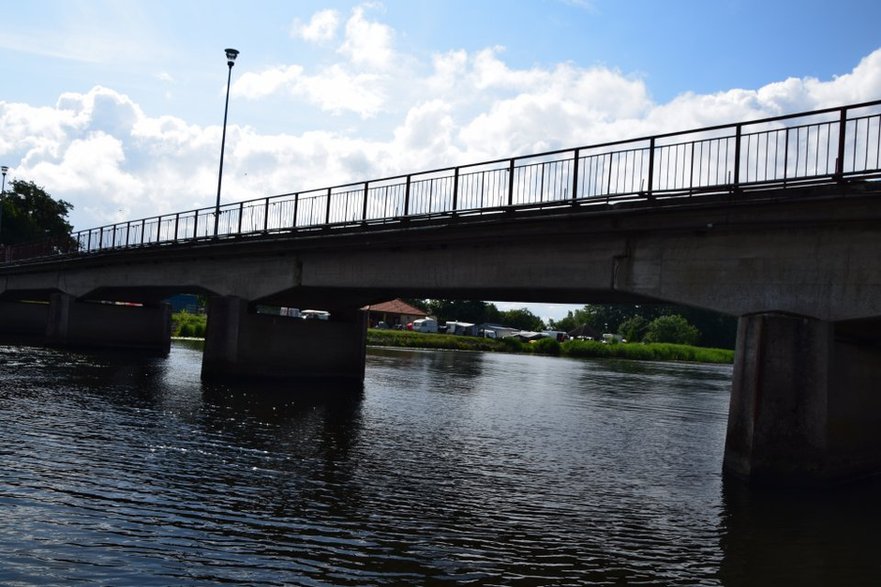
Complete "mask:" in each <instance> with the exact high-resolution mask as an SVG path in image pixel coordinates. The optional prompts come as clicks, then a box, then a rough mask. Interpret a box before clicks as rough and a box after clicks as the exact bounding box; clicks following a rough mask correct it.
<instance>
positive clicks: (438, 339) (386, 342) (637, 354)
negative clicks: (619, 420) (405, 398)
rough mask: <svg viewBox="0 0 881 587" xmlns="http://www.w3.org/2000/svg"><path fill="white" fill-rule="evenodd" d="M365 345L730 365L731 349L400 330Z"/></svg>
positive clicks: (370, 337) (371, 333)
mask: <svg viewBox="0 0 881 587" xmlns="http://www.w3.org/2000/svg"><path fill="white" fill-rule="evenodd" d="M367 344H368V345H374V346H390V347H408V348H424V349H449V350H458V351H494V352H505V353H531V354H539V355H551V356H561V357H577V358H615V359H630V360H637V361H692V362H697V363H732V362H734V351H732V350H727V349H712V348H703V347H694V346H688V345H682V344H666V343H651V344H645V343H633V344H624V343H622V344H603V343H601V342H597V341H592V340H571V341H568V342H564V343H562V344H561V343H558V342H557V341H555V340H551V339H549V338H546V339H542V340H539V341H538V342H535V343H532V344H530V343H522V342H520V341H518V340H515V339H511V338H504V339H501V340H493V339H490V338H477V337H472V336H453V335H449V334H423V333H420V332H408V331H401V330H373V329H371V330H368V331H367Z"/></svg>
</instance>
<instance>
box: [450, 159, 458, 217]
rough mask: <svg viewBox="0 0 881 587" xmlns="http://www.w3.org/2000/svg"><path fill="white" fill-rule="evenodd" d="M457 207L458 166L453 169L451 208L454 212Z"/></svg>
mask: <svg viewBox="0 0 881 587" xmlns="http://www.w3.org/2000/svg"><path fill="white" fill-rule="evenodd" d="M458 209H459V168H458V167H456V169H454V170H453V209H452V210H451V212H453V213H455V212H456V210H458Z"/></svg>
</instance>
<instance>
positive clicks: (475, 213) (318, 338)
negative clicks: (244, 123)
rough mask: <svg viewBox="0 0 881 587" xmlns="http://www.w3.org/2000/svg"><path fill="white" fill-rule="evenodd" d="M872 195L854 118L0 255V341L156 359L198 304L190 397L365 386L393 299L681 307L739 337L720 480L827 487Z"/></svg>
mask: <svg viewBox="0 0 881 587" xmlns="http://www.w3.org/2000/svg"><path fill="white" fill-rule="evenodd" d="M879 179H881V102H871V103H864V104H856V105H850V106H847V107H842V108H835V109H827V110H821V111H815V112H810V113H799V114H793V115H789V116H784V117H778V118H773V119H764V120H759V121H750V122H741V123H737V124H733V125H730V126H717V127H712V128H705V129H698V130H692V131H684V132H680V133H671V134H665V135H658V136H653V137H646V138H641V139H635V140H629V141H620V142H615V143H607V144H602V145H592V146H585V147H579V148H575V149H569V150H564V151H556V152H552V153H543V154H539V155H534V156H528V157H518V158H512V159H505V160H499V161H491V162H484V163H480V164H475V165H467V166H460V167H453V168H448V169H441V170H433V171H429V172H422V173H417V174H412V175H406V176H401V177H393V178H385V179H381V180H373V181H366V182H363V183H358V184H352V185H345V186H335V187H331V188H324V189H321V190H310V191H304V192H295V193H290V194H283V195H280V196H274V197H269V198H262V199H260V200H255V201H250V202H241V203H236V204H231V205H227V206H223V207H221V208H218V209H214V208H211V209H203V210H193V211H188V212H181V213H175V214H170V215H163V216H158V217H154V218H147V219H140V220H136V221H128V222H124V223H118V224H114V225H110V226H105V227H100V228H96V229H90V230H84V231H81V232H78V233H75V234H74V235H73V237H72V239H70V240H69V241H64V242H54V243H36V244H33V245H29V246H26V247H17V248H12V247H9V248H7V249H6V250H5V252H4V256H5V257H4V258H5V262H4V263H3V264H0V335H6V336H7V337H10V336H12V337H17V338H18V339H19V340H32V341H38V342H46V343H50V344H58V345H86V346H89V345H107V344H109V345H112V346H129V347H135V348H143V349H147V350H152V351H158V352H167V349H168V344H169V310H168V307H167V305H164V304H163V303H162V300H164V299H166V298H167V297H168V296H170V295H172V294H175V293H182V292H189V293H201V294H205V295H208V296H210V302H209V308H208V312H209V322H208V324H209V325H208V332H207V335H206V346H205V353H204V359H203V377H205V378H208V379H210V378H220V379H228V378H236V377H242V378H253V377H272V378H299V377H303V376H310V377H321V378H342V379H347V380H354V381H361V380H362V379H363V374H364V357H365V336H366V316H365V314H364V312H362V311H361V310H360V308H362V307H363V306H364V305H366V304H370V303H374V302H378V301H381V300H385V299H389V298H393V297H398V296H401V297H435V298H469V299H496V300H511V301H544V302H569V303H588V302H594V303H657V302H667V303H677V304H687V305H693V306H697V307H703V308H709V309H713V310H717V311H721V312H725V313H729V314H732V315H736V316H739V317H740V321H739V331H738V341H737V352H736V362H735V369H734V371H735V373H734V380H733V385H732V399H731V409H730V413H729V424H728V438H727V443H726V453H725V469H726V471H727V472H729V473H731V474H733V475H736V476H740V477H744V478H747V479H749V480H751V481H755V482H771V483H793V484H823V483H829V482H835V481H839V480H845V479H850V478H854V477H860V476H864V475H867V474H871V473H875V472H878V471H881V426H879V425H881V394H879V393H877V390H878V389H879V386H881V332H879V329H878V328H877V326H878V325H879V324H881V320H879V317H881V263H879V261H878V256H879V252H881V222H879V221H881V182H879ZM215 218H217V219H218V221H217V222H215ZM215 227H217V228H216V231H217V232H216V234H215V232H214V231H215ZM33 302H42V303H33ZM261 305H267V306H292V307H299V308H305V307H311V308H321V309H326V310H329V311H330V312H331V317H332V318H331V320H329V321H327V322H323V321H322V322H319V321H307V320H295V319H290V318H285V317H281V316H273V315H267V314H261V313H259V312H258V311H257V308H258V306H261Z"/></svg>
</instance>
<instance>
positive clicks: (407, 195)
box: [403, 175, 413, 218]
mask: <svg viewBox="0 0 881 587" xmlns="http://www.w3.org/2000/svg"><path fill="white" fill-rule="evenodd" d="M412 177H413V176H412V175H408V176H407V183H406V185H405V186H404V214H403V216H404V217H405V218H406V217H407V216H409V215H410V182H411V180H412Z"/></svg>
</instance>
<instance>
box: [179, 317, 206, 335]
mask: <svg viewBox="0 0 881 587" xmlns="http://www.w3.org/2000/svg"><path fill="white" fill-rule="evenodd" d="M206 322H207V316H205V314H190V313H189V312H187V311H183V312H175V313H174V314H172V315H171V336H179V337H182V338H204V337H205V324H206Z"/></svg>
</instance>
